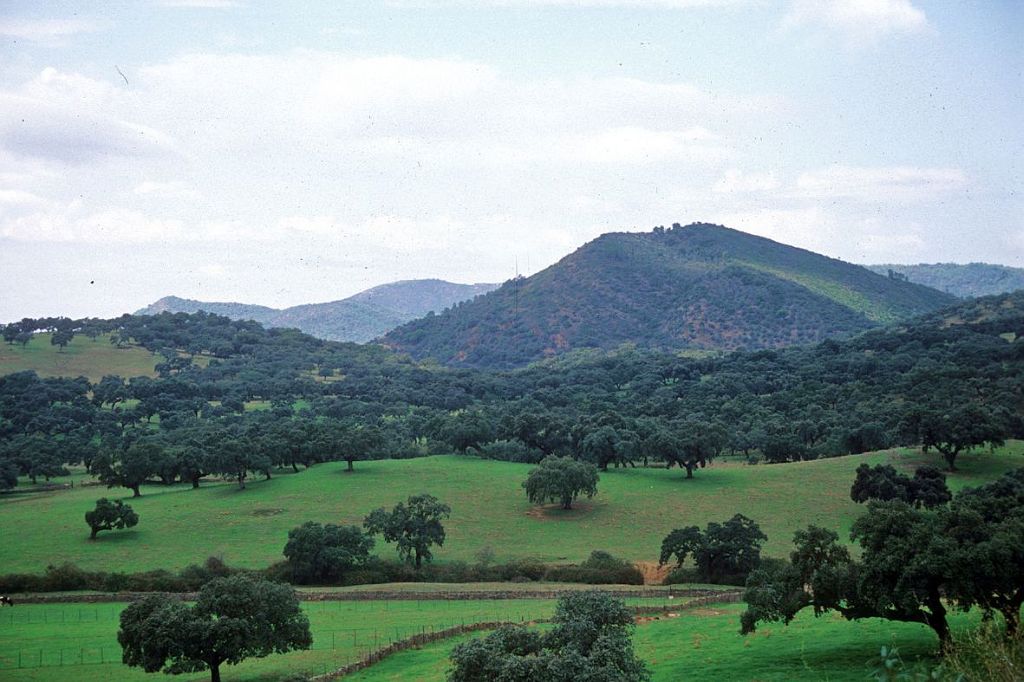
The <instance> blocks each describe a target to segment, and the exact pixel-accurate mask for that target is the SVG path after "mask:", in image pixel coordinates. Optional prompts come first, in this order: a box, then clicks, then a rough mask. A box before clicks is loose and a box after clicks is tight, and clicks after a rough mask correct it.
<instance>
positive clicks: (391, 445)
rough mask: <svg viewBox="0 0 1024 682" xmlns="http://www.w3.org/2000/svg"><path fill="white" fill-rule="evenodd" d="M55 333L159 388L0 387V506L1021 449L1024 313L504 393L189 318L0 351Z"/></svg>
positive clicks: (33, 381)
mask: <svg viewBox="0 0 1024 682" xmlns="http://www.w3.org/2000/svg"><path fill="white" fill-rule="evenodd" d="M951 321H953V322H951ZM954 322H955V323H954ZM58 325H62V326H63V327H66V328H68V329H70V330H71V331H74V332H76V333H78V332H82V333H86V330H87V331H88V333H90V334H91V333H94V332H95V333H96V334H106V335H108V337H109V338H110V341H111V342H112V343H114V344H115V345H117V344H120V345H123V344H127V343H131V344H138V345H140V346H142V347H144V348H146V349H148V350H150V351H151V352H153V353H154V354H155V363H156V366H157V368H158V370H159V376H158V377H156V378H150V377H132V378H127V379H126V378H122V377H117V376H105V377H103V378H102V379H101V380H100V381H98V382H89V381H88V380H87V379H85V378H82V377H79V378H40V377H38V376H36V375H35V374H34V373H32V372H20V373H15V374H9V375H6V376H3V377H0V487H11V486H14V485H16V484H17V480H18V477H19V476H26V477H28V478H29V479H30V480H32V481H37V480H38V479H39V478H43V479H48V478H51V477H53V476H59V475H62V474H63V473H64V472H65V470H66V467H67V466H68V465H72V464H83V465H85V466H86V467H87V468H88V469H89V470H90V471H93V472H95V473H96V474H97V475H100V476H101V477H102V478H103V479H104V480H106V481H108V482H109V483H111V484H112V485H124V486H125V487H128V488H130V489H132V490H133V492H135V491H137V490H138V486H139V485H141V484H142V483H143V482H146V481H160V482H164V483H170V482H174V481H185V482H189V483H191V484H192V485H199V484H200V481H201V480H202V478H203V477H204V476H208V475H218V476H225V477H230V478H232V479H233V480H235V481H236V482H237V483H238V484H239V487H244V486H245V484H246V481H247V480H249V479H250V478H251V477H252V476H264V477H267V476H271V475H272V472H273V471H274V470H275V469H276V468H280V467H289V468H292V469H293V470H297V469H298V468H299V467H300V466H309V465H312V464H315V463H317V462H321V461H335V460H337V461H343V460H344V461H347V462H348V468H349V469H351V468H352V467H353V465H354V462H356V461H359V460H361V459H373V458H382V457H416V456H422V455H429V454H440V453H450V452H458V453H467V454H472V455H477V456H481V457H485V458H493V459H500V460H507V461H516V462H527V463H533V464H536V463H539V462H540V461H541V460H542V459H543V458H545V457H547V456H559V457H571V458H573V459H577V460H582V461H588V462H590V463H592V464H594V465H595V466H597V467H598V468H599V469H601V470H606V469H608V468H609V467H622V466H636V465H637V464H649V463H651V462H659V463H661V464H663V465H665V466H669V467H679V468H680V470H682V471H685V472H686V473H685V475H686V476H687V477H689V476H692V475H694V473H695V472H696V471H697V470H699V469H700V468H701V467H702V466H706V465H707V464H708V463H709V462H711V461H713V460H714V459H715V458H716V457H720V456H722V455H723V454H733V455H741V456H747V457H750V458H751V459H752V460H756V461H766V462H770V463H774V462H784V461H792V460H799V459H813V458H817V457H830V456H836V455H842V454H848V453H856V452H863V451H868V450H875V449H881V448H886V447H890V446H894V445H911V444H920V445H923V446H925V447H926V448H929V449H931V448H934V449H935V450H937V451H938V452H940V453H941V454H942V455H943V457H944V458H945V459H946V461H947V464H948V466H949V467H950V468H953V467H955V465H956V461H957V458H958V457H960V456H962V454H963V453H964V452H969V451H970V449H972V448H975V447H978V446H981V445H987V444H988V445H990V444H998V443H1000V442H1001V441H1002V440H1003V439H1005V438H1008V437H1021V436H1024V419H1022V405H1024V342H1022V341H1020V340H1019V339H1020V338H1021V337H1024V293H1017V294H1010V295H1005V296H1001V297H992V298H989V299H979V300H974V301H968V302H965V303H962V304H960V305H959V306H958V307H955V308H952V309H948V310H946V311H943V312H942V313H940V314H933V315H931V316H926V317H923V318H919V319H918V320H916V321H913V322H911V323H904V324H902V325H900V326H898V327H893V328H889V329H883V330H875V331H871V332H867V333H865V334H862V335H860V336H857V337H854V338H852V339H847V340H828V341H825V342H823V343H821V344H818V345H815V346H805V347H794V348H789V349H781V350H771V351H759V352H754V353H747V352H737V353H731V354H728V355H721V356H714V357H706V358H699V359H695V358H687V357H680V356H678V355H676V354H668V353H658V352H655V351H641V350H638V349H636V348H632V347H629V346H624V347H622V348H620V349H618V350H616V351H613V352H596V351H595V352H588V351H580V352H577V353H573V354H569V355H566V356H562V357H559V358H557V359H553V360H550V361H545V362H542V363H538V364H536V365H533V366H530V367H527V368H525V369H521V370H515V371H507V372H495V371H482V370H463V369H450V368H443V367H438V366H436V365H431V364H429V363H428V364H424V363H415V362H413V361H411V360H410V359H409V358H407V357H404V356H401V355H399V354H396V353H392V352H390V351H388V350H387V349H384V348H382V347H379V346H373V345H356V344H348V343H334V342H327V341H322V340H319V339H315V338H312V337H310V336H307V335H305V334H301V333H299V332H297V331H295V330H281V329H271V330H265V329H263V328H262V327H260V326H259V325H257V324H255V323H252V322H233V321H231V320H228V319H227V318H223V317H218V316H215V315H208V314H206V313H196V314H193V315H186V314H167V313H165V314H161V315H157V316H137V317H136V316H123V317H121V318H115V319H113V320H99V321H97V320H72V321H65V319H64V318H48V319H42V320H24V321H22V322H19V323H15V324H14V327H12V326H11V325H7V327H5V328H4V332H5V338H8V342H10V343H14V342H15V337H16V334H14V332H15V331H17V330H21V331H18V332H17V333H25V330H32V331H34V330H38V329H57V328H58ZM9 328H10V333H8V329H9ZM11 334H14V336H12V335H11ZM200 360H201V361H200ZM254 406H258V407H261V408H265V409H261V410H252V409H251V408H253V407H254Z"/></svg>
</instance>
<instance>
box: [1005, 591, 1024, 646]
mask: <svg viewBox="0 0 1024 682" xmlns="http://www.w3.org/2000/svg"><path fill="white" fill-rule="evenodd" d="M1021 604H1024V588H1022V589H1020V590H1018V591H1017V594H1015V595H1014V597H1013V598H1012V599H1011V600H1010V603H1009V604H1004V605H1003V607H1002V608H1001V609H999V612H1000V613H1002V614H1003V620H1004V621H1006V634H1007V635H1008V636H1011V637H1012V636H1013V635H1015V634H1017V629H1018V627H1019V626H1020V607H1021Z"/></svg>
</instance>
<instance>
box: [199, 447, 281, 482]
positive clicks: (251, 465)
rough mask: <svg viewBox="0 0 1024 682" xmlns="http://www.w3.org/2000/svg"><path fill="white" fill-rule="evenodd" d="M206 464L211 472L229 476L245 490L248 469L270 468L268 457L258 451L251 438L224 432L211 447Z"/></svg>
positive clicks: (260, 469) (262, 469)
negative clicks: (214, 445)
mask: <svg viewBox="0 0 1024 682" xmlns="http://www.w3.org/2000/svg"><path fill="white" fill-rule="evenodd" d="M208 465H209V467H210V470H211V471H212V472H213V473H217V474H222V475H224V476H230V477H231V478H233V479H235V481H236V482H237V483H238V489H239V490H245V479H246V478H248V476H249V472H250V471H264V470H268V471H269V469H270V466H271V463H270V458H269V457H267V456H266V455H265V454H263V453H262V452H260V450H259V449H258V448H257V446H256V444H255V443H254V442H253V440H252V439H251V438H247V437H245V436H235V435H234V434H227V433H226V434H224V437H223V438H220V439H219V440H218V442H217V444H216V448H215V449H211V451H210V456H209V459H208Z"/></svg>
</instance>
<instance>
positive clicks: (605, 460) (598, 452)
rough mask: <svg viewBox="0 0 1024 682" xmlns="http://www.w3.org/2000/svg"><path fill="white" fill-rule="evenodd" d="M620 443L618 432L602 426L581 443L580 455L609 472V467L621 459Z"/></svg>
mask: <svg viewBox="0 0 1024 682" xmlns="http://www.w3.org/2000/svg"><path fill="white" fill-rule="evenodd" d="M620 443H621V439H620V438H619V433H618V431H616V430H615V429H614V428H612V427H611V426H602V427H600V428H598V429H596V430H594V431H591V432H590V433H588V434H587V435H586V436H585V437H584V438H583V440H582V441H580V453H581V454H582V455H583V458H584V459H585V460H587V461H588V462H591V463H593V464H595V465H596V466H597V468H599V469H600V470H601V471H607V470H608V465H609V464H610V463H611V462H614V461H617V460H618V458H619V449H620Z"/></svg>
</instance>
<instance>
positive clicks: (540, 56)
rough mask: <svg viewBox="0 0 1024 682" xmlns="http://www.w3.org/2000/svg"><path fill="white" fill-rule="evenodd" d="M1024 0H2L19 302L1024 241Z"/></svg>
mask: <svg viewBox="0 0 1024 682" xmlns="http://www.w3.org/2000/svg"><path fill="white" fill-rule="evenodd" d="M1022 29H1024V5H1020V4H1018V3H985V4H980V5H978V6H973V5H968V6H960V5H959V4H952V3H942V2H931V1H926V0H871V1H870V2H859V3H849V2H842V1H839V0H821V1H820V2H813V1H807V0H793V1H791V2H781V3H765V2H760V1H758V0H497V1H493V2H491V1H483V2H468V1H462V0H382V1H380V2H371V3H345V4H340V5H335V4H333V3H324V4H316V5H313V6H307V7H303V8H296V7H294V6H291V5H288V6H278V5H275V4H273V3H263V2H246V1H242V0H238V1H236V0H154V1H153V2H147V3H137V4H130V5H126V6H118V7H107V6H95V5H93V4H90V3H76V2H54V3H48V4H47V5H46V6H45V7H42V6H37V3H30V2H22V1H15V2H9V3H5V6H4V8H3V9H0V40H2V45H3V48H2V50H0V64H2V65H3V68H2V69H0V269H2V270H3V272H4V273H5V275H6V283H5V290H4V295H3V297H2V298H0V321H10V320H16V319H20V318H22V317H38V316H44V315H67V316H70V317H82V316H98V317H110V316H113V315H118V314H121V313H124V312H131V311H134V310H137V309H139V308H142V307H144V306H146V305H148V304H150V303H152V302H154V301H156V300H157V299H159V298H161V297H164V296H168V295H175V296H179V297H182V298H192V299H198V300H202V301H231V302H242V303H251V304H258V305H265V306H269V307H274V308H284V307H289V306H292V305H297V304H303V303H312V302H317V301H332V300H338V299H342V298H346V297H348V296H350V295H352V294H355V293H358V292H359V291H362V290H365V289H367V288H370V287H373V286H376V285H380V284H384V283H388V282H392V281H398V280H408V279H426V278H437V279H443V280H446V281H452V282H466V283H474V282H503V281H505V280H507V279H509V278H511V277H513V276H514V275H515V274H516V273H517V272H519V273H520V274H524V275H530V274H533V273H535V272H537V271H539V270H541V269H543V268H545V267H547V266H549V265H551V264H553V263H554V262H556V261H557V260H559V259H560V258H562V257H564V256H565V255H567V254H568V253H570V252H572V251H573V250H574V249H576V248H578V247H579V246H581V245H583V244H584V243H586V242H587V241H590V240H591V239H593V238H595V237H597V236H599V235H600V234H602V233H606V232H613V231H647V230H650V229H651V228H652V227H653V226H655V225H660V224H664V225H669V224H671V223H673V222H680V223H683V224H687V223H690V222H698V221H700V222H713V223H719V224H723V225H725V226H727V227H731V228H734V229H739V230H743V231H746V232H750V233H753V234H757V235H760V236H764V237H768V238H771V239H774V240H776V241H779V242H782V243H785V244H790V245H793V246H797V247H800V248H805V249H809V250H812V251H815V252H818V253H822V254H824V255H827V256H831V257H835V258H841V259H843V260H845V261H847V262H852V263H858V264H875V263H906V264H914V263H935V262H960V263H969V262H988V263H998V264H1002V265H1008V266H1012V267H1024V203H1022V199H1021V196H1022V193H1021V190H1022V189H1024V188H1022V182H1021V168H1020V160H1019V159H1020V158H1024V156H1022V154H1021V152H1022V151H1024V131H1022V126H1021V124H1020V120H1022V119H1024V106H1022V104H1024V85H1022V77H1021V73H1022V72H1024V50H1022V49H1021V48H1020V46H1019V35H1020V34H1021V31H1022Z"/></svg>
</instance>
